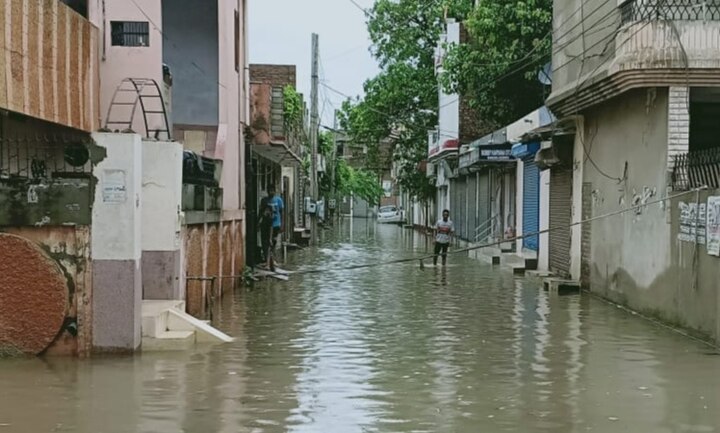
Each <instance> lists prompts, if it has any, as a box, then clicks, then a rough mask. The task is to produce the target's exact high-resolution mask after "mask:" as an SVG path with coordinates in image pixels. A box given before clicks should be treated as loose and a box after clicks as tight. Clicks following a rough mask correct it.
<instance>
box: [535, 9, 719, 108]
mask: <svg viewBox="0 0 720 433" xmlns="http://www.w3.org/2000/svg"><path fill="white" fill-rule="evenodd" d="M598 1H600V0H594V1H593V3H595V4H597V2H598ZM589 7H591V8H592V7H594V6H589ZM604 7H605V8H606V10H605V11H601V12H599V14H605V13H607V14H611V15H610V16H611V17H612V16H614V17H615V19H616V20H617V21H616V22H619V23H620V26H619V28H615V27H612V28H609V27H608V26H607V24H605V22H597V23H590V24H589V25H588V27H587V28H586V29H585V35H584V36H585V37H584V38H583V37H582V36H581V35H579V34H575V35H568V36H567V37H565V38H564V39H563V40H562V41H555V42H554V45H555V54H554V56H553V69H554V71H553V92H552V94H551V96H550V98H549V100H548V104H549V105H550V106H551V108H552V109H553V111H554V112H556V113H559V114H560V115H561V116H565V115H569V114H571V113H574V112H577V111H578V110H582V109H585V108H588V107H590V106H592V105H595V104H597V103H600V102H602V101H605V100H607V99H610V98H612V97H614V96H617V95H618V94H621V93H623V92H626V91H628V90H631V89H633V88H642V87H668V86H681V87H688V86H720V73H718V72H720V1H716V0H708V1H698V0H667V1H666V0H630V1H626V2H625V3H623V4H622V5H620V6H619V7H617V8H615V7H614V6H613V5H606V6H604ZM583 39H585V42H584V43H583ZM583 47H585V48H583ZM583 49H585V51H583Z"/></svg>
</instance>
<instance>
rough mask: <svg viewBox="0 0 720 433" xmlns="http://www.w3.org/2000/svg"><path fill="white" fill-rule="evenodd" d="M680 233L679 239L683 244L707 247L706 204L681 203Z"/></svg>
mask: <svg viewBox="0 0 720 433" xmlns="http://www.w3.org/2000/svg"><path fill="white" fill-rule="evenodd" d="M678 205H679V207H680V232H679V233H678V239H679V240H681V241H683V242H692V243H698V244H700V245H705V231H706V227H705V225H706V224H707V220H706V217H705V213H706V212H705V203H700V204H698V203H685V202H680V203H679V204H678Z"/></svg>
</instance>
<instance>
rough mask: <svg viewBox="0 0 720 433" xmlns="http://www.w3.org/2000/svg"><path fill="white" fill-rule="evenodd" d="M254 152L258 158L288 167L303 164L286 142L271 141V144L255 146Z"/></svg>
mask: <svg viewBox="0 0 720 433" xmlns="http://www.w3.org/2000/svg"><path fill="white" fill-rule="evenodd" d="M252 151H253V152H254V153H255V154H256V155H258V156H261V157H263V158H265V159H267V160H269V161H272V162H274V163H276V164H280V165H283V166H286V167H290V166H297V165H300V163H301V162H302V160H301V159H300V157H299V156H297V155H296V154H295V153H294V152H293V151H292V149H290V147H289V146H288V145H287V144H286V143H285V142H277V141H271V142H270V144H253V145H252Z"/></svg>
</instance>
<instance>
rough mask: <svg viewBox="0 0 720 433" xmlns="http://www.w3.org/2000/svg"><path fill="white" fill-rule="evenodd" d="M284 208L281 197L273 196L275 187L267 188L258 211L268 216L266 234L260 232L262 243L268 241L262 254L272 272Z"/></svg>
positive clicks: (266, 217)
mask: <svg viewBox="0 0 720 433" xmlns="http://www.w3.org/2000/svg"><path fill="white" fill-rule="evenodd" d="M284 208H285V203H283V199H282V197H280V196H278V195H275V187H274V186H273V185H270V186H268V195H267V197H265V198H263V199H262V200H261V201H260V211H261V212H267V213H268V214H269V215H266V216H265V220H264V222H265V224H267V226H270V227H268V228H269V230H267V232H266V233H263V230H261V231H260V232H261V236H262V238H263V239H262V242H265V241H269V245H263V252H264V253H265V260H266V261H267V266H268V268H270V269H271V270H273V271H274V267H275V266H274V260H272V255H273V253H274V252H275V246H276V245H277V238H278V236H279V235H280V233H282V212H283V209H284ZM268 217H269V218H268ZM268 220H269V221H268ZM261 227H262V224H261ZM268 236H269V239H268Z"/></svg>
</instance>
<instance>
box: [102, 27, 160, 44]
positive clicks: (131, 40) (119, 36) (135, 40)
mask: <svg viewBox="0 0 720 433" xmlns="http://www.w3.org/2000/svg"><path fill="white" fill-rule="evenodd" d="M110 25H111V28H112V29H111V32H112V44H113V45H114V46H119V47H147V46H149V45H150V27H149V26H148V23H147V22H144V21H112V22H111V23H110Z"/></svg>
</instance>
